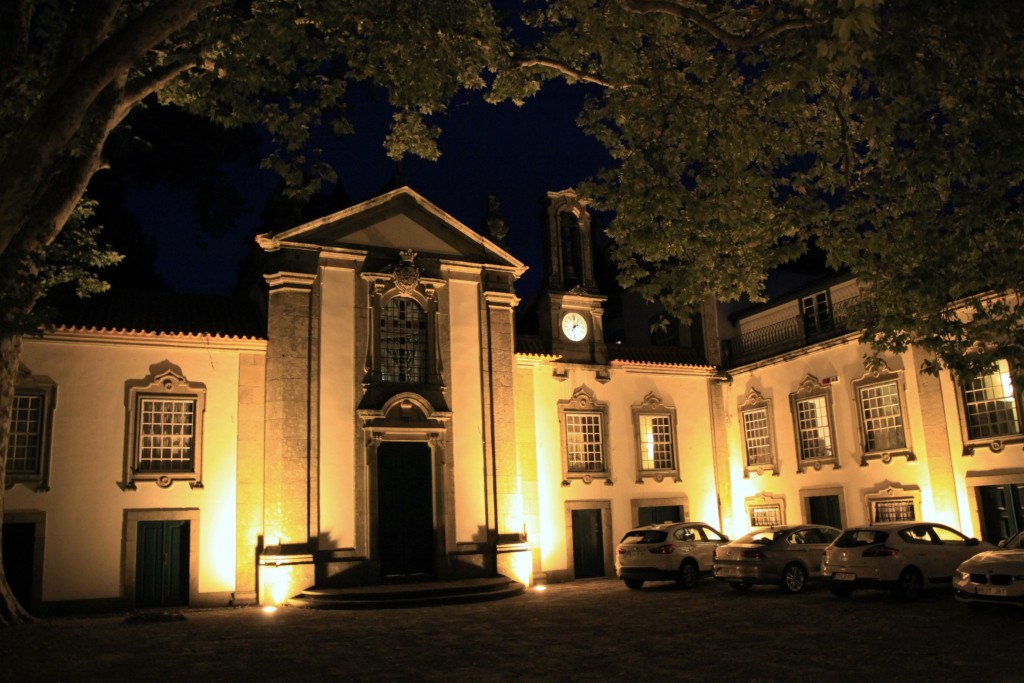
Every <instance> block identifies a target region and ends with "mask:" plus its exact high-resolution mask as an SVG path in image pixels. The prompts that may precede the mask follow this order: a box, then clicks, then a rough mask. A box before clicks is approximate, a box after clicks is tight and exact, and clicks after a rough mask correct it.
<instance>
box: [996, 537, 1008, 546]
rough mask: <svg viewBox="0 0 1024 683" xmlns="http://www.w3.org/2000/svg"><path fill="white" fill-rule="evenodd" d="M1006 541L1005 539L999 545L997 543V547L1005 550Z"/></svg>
mask: <svg viewBox="0 0 1024 683" xmlns="http://www.w3.org/2000/svg"><path fill="white" fill-rule="evenodd" d="M1006 540H1007V539H1005V538H1004V539H1003V540H1001V541H999V543H996V547H997V548H1005V547H1006Z"/></svg>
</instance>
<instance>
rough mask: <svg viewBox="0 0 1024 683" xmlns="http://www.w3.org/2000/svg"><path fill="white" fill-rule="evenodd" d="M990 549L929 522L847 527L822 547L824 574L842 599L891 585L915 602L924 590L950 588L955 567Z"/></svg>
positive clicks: (890, 586) (989, 544)
mask: <svg viewBox="0 0 1024 683" xmlns="http://www.w3.org/2000/svg"><path fill="white" fill-rule="evenodd" d="M993 547H994V546H993V545H992V544H991V543H985V542H984V541H979V540H978V539H976V538H967V537H966V536H964V535H963V534H961V533H960V532H959V531H956V530H955V529H951V528H949V527H948V526H945V525H942V524H934V523H931V522H891V523H886V524H873V525H871V526H863V527H851V528H849V529H846V530H844V531H843V533H842V534H841V535H840V536H839V538H837V539H836V540H835V541H834V542H833V543H832V545H830V546H829V547H827V548H826V549H825V558H824V561H823V562H822V572H823V574H824V576H825V579H826V580H827V581H828V585H829V589H830V590H831V591H832V593H833V594H834V595H838V596H840V597H845V596H847V595H850V594H851V593H853V591H854V590H855V589H857V588H889V589H892V591H893V592H894V593H895V594H896V595H898V596H900V597H903V598H904V599H906V600H914V599H916V598H917V597H919V596H920V595H921V592H922V591H923V590H924V589H925V588H930V587H937V586H946V587H948V586H950V585H951V583H952V581H953V570H955V569H956V568H957V565H959V564H960V563H961V562H963V561H964V560H966V559H967V558H968V557H971V556H972V555H975V554H977V553H980V552H981V551H983V550H991V549H992V548H993Z"/></svg>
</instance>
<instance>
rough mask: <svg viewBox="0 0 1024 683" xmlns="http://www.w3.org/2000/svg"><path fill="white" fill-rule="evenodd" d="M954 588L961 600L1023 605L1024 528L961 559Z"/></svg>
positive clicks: (958, 598)
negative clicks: (994, 544)
mask: <svg viewBox="0 0 1024 683" xmlns="http://www.w3.org/2000/svg"><path fill="white" fill-rule="evenodd" d="M953 588H954V589H955V591H956V594H955V595H956V599H957V600H960V601H961V602H966V603H971V604H984V603H994V604H1008V605H1017V606H1018V607H1024V531H1022V532H1020V533H1018V534H1017V535H1016V536H1014V537H1012V538H1010V539H1008V540H1004V541H999V547H998V548H997V549H996V550H986V551H985V552H981V553H978V554H977V555H975V556H974V557H972V558H970V559H968V560H967V561H966V562H962V563H961V564H960V566H959V567H957V568H956V573H955V574H953Z"/></svg>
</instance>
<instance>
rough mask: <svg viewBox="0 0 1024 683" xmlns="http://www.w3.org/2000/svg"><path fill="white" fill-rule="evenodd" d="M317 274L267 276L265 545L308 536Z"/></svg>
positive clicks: (297, 541) (305, 539)
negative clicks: (312, 341) (312, 339)
mask: <svg viewBox="0 0 1024 683" xmlns="http://www.w3.org/2000/svg"><path fill="white" fill-rule="evenodd" d="M313 280H314V276H313V275H307V274H299V273H287V274H281V273H278V274H275V275H270V276H267V282H268V283H269V284H270V291H269V301H268V306H267V309H268V314H267V331H268V342H267V361H266V363H267V371H266V377H267V381H266V429H265V433H266V455H265V468H264V477H265V479H264V545H266V546H277V545H285V546H287V545H291V544H303V545H305V544H306V543H307V542H308V541H309V537H310V525H309V520H310V509H309V494H310V433H309V427H310V419H309V418H310V412H309V411H310V406H309V387H310V381H311V377H310V372H311V367H310V366H311V363H310V332H311V319H310V309H311V296H310V295H311V287H312V284H313Z"/></svg>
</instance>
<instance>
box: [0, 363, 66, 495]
mask: <svg viewBox="0 0 1024 683" xmlns="http://www.w3.org/2000/svg"><path fill="white" fill-rule="evenodd" d="M55 397H56V385H55V384H54V383H53V381H52V380H50V379H49V378H45V377H33V376H32V375H31V373H29V372H28V370H27V369H25V368H24V367H22V369H21V371H20V372H19V377H18V384H17V386H16V388H15V391H14V399H13V403H12V405H11V420H10V423H9V427H10V435H9V437H8V440H7V468H6V472H5V477H4V479H5V481H4V486H5V488H10V487H11V486H14V485H15V484H24V485H25V486H28V487H29V488H31V489H33V490H35V491H48V490H49V488H50V431H51V425H52V414H53V407H54V399H55Z"/></svg>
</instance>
